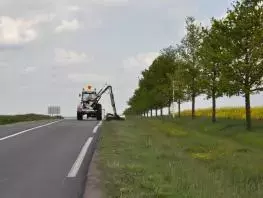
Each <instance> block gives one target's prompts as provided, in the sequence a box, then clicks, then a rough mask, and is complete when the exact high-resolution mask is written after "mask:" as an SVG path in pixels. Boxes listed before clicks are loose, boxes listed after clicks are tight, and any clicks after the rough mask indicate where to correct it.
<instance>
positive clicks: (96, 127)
mask: <svg viewBox="0 0 263 198" xmlns="http://www.w3.org/2000/svg"><path fill="white" fill-rule="evenodd" d="M101 124H102V121H100V122H99V123H98V124H97V125H96V126H95V127H94V129H93V131H92V132H93V133H97V130H98V128H99V127H100V126H101Z"/></svg>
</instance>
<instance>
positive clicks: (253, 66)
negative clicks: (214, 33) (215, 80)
mask: <svg viewBox="0 0 263 198" xmlns="http://www.w3.org/2000/svg"><path fill="white" fill-rule="evenodd" d="M214 26H215V28H216V29H217V30H218V31H220V35H221V37H220V40H219V42H220V43H221V52H222V53H223V57H224V58H225V59H226V60H227V61H228V63H229V64H228V65H225V66H224V67H223V72H224V76H225V77H226V79H228V81H229V82H231V84H232V85H234V87H235V88H236V91H235V94H236V95H239V94H242V95H243V96H244V97H245V106H246V127H247V129H248V130H250V129H251V126H252V124H251V108H250V95H251V94H254V93H258V92H260V91H262V90H263V80H262V78H263V7H262V1H260V0H243V1H241V2H236V3H235V4H234V5H233V9H232V10H228V12H227V16H226V18H225V19H223V20H220V21H216V20H214Z"/></svg>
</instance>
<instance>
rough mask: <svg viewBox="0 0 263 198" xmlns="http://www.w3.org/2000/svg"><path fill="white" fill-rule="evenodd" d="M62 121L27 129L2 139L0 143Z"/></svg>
mask: <svg viewBox="0 0 263 198" xmlns="http://www.w3.org/2000/svg"><path fill="white" fill-rule="evenodd" d="M60 121H62V120H58V121H55V122H50V123H47V124H44V125H40V126H37V127H34V128H31V129H26V130H24V131H20V132H18V133H15V134H12V135H8V136H6V137H3V138H0V141H3V140H6V139H9V138H12V137H15V136H18V135H22V134H23V133H26V132H29V131H33V130H36V129H39V128H43V127H46V126H49V125H51V124H55V123H57V122H60Z"/></svg>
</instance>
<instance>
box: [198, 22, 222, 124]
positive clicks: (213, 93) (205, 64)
mask: <svg viewBox="0 0 263 198" xmlns="http://www.w3.org/2000/svg"><path fill="white" fill-rule="evenodd" d="M219 33H220V32H218V30H217V29H216V28H214V26H213V25H212V27H211V28H210V29H207V28H203V41H202V45H201V47H200V48H199V51H198V58H199V62H200V63H201V64H200V65H201V76H202V77H201V83H202V85H201V86H202V89H203V91H204V93H206V95H207V99H209V98H212V122H216V98H218V97H221V96H222V95H223V87H224V86H223V82H226V81H223V79H222V72H221V67H222V66H223V64H224V62H223V61H222V60H224V59H222V57H221V51H220V42H218V41H219V40H218V36H219V35H218V34H219Z"/></svg>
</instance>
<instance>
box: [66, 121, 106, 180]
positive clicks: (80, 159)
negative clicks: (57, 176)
mask: <svg viewBox="0 0 263 198" xmlns="http://www.w3.org/2000/svg"><path fill="white" fill-rule="evenodd" d="M101 124H102V121H100V122H99V123H98V124H97V125H96V126H95V127H94V129H93V131H92V132H93V133H96V132H97V130H98V128H99V127H100V126H101ZM92 140H93V137H89V138H88V140H87V141H86V143H85V144H84V146H83V147H82V149H81V151H80V153H79V155H78V157H77V159H76V161H75V163H74V164H73V166H72V168H71V169H70V171H69V173H68V176H67V177H76V175H77V174H78V171H79V169H80V166H81V164H82V162H83V160H84V157H85V155H86V153H87V151H88V149H89V146H90V144H91V142H92Z"/></svg>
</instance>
